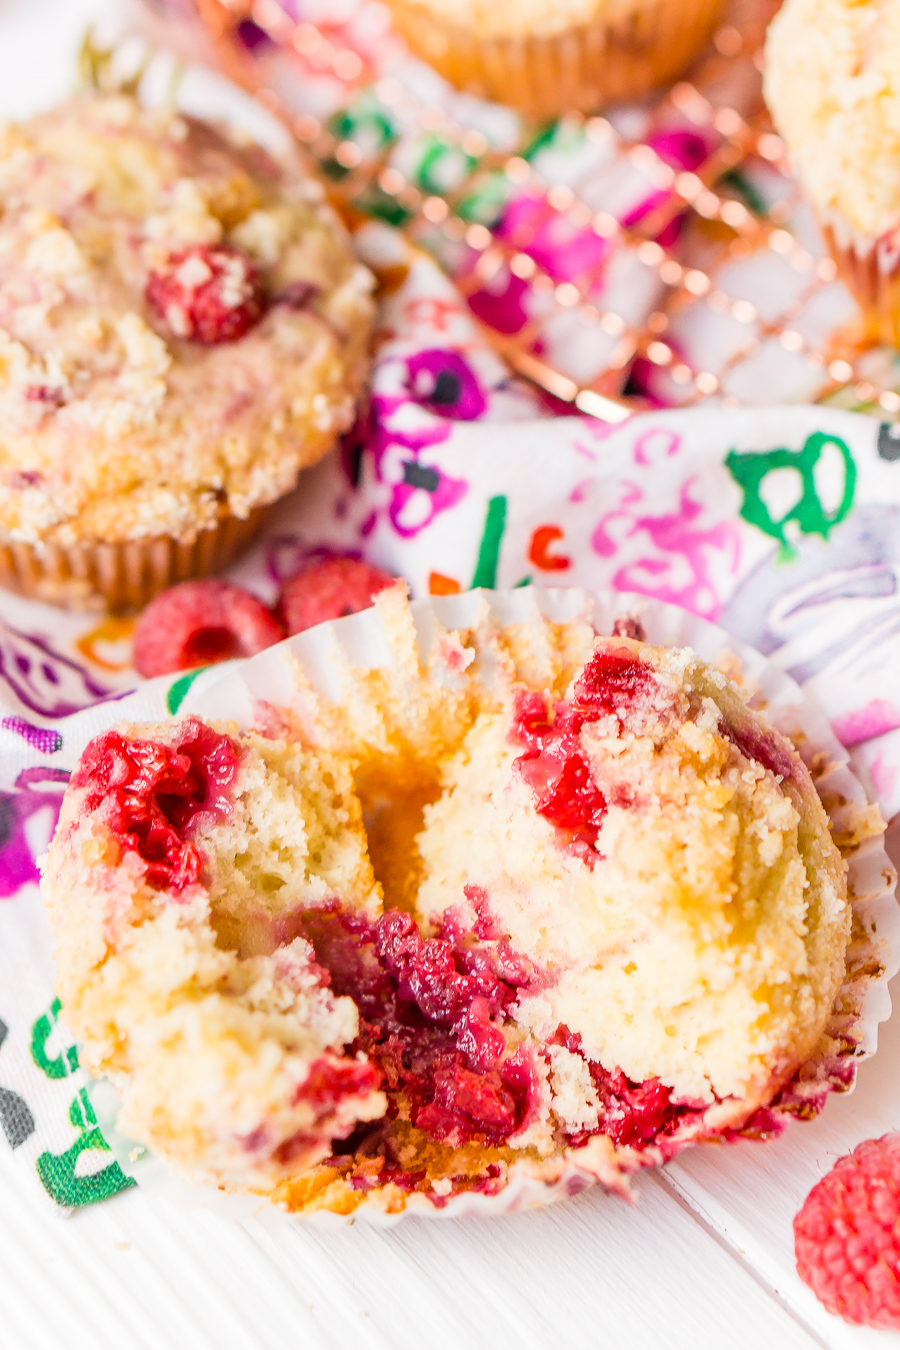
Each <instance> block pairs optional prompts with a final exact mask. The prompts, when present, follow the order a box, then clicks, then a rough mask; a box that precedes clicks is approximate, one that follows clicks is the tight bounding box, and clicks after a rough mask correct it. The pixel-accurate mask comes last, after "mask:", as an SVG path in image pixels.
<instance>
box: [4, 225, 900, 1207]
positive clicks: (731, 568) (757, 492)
mask: <svg viewBox="0 0 900 1350" xmlns="http://www.w3.org/2000/svg"><path fill="white" fill-rule="evenodd" d="M357 238H358V243H359V246H360V250H361V252H362V253H363V255H364V256H365V258H366V259H367V261H368V262H369V263H370V265H371V266H372V267H373V268H374V270H375V271H376V272H377V273H378V275H379V277H380V279H381V282H382V288H383V301H382V305H381V310H380V322H379V332H378V335H377V344H376V345H377V353H378V355H377V358H376V367H375V374H374V382H373V398H372V407H371V414H370V417H369V419H368V422H367V424H366V426H365V427H361V428H359V429H358V432H357V434H356V435H355V436H354V437H350V438H348V440H347V442H346V443H345V445H344V446H343V447H342V449H341V451H340V452H339V453H335V454H334V455H332V456H331V457H329V458H328V459H327V460H325V461H323V463H322V464H321V465H320V466H319V467H318V468H316V469H315V470H313V471H311V472H310V473H308V474H307V475H306V476H305V479H304V481H303V484H302V486H301V488H300V489H298V490H297V492H295V493H294V494H293V495H292V496H291V497H290V498H289V499H287V500H286V501H285V502H284V503H283V504H282V505H281V507H279V509H278V510H277V512H276V513H275V515H274V516H273V518H272V521H271V523H270V524H269V525H268V527H267V529H266V531H265V533H264V535H263V537H262V538H261V540H260V542H259V543H258V544H257V545H256V547H255V548H254V549H253V550H252V552H251V553H250V554H249V555H248V556H247V557H246V558H245V559H244V560H242V561H241V562H240V563H239V564H238V565H237V566H236V567H235V568H233V569H232V572H231V575H232V577H233V578H234V579H235V580H238V581H240V582H242V583H243V584H245V585H247V586H249V587H250V588H251V589H253V590H255V591H256V592H257V593H258V594H259V595H260V596H261V597H262V598H263V599H264V600H270V599H272V598H273V597H274V595H275V593H276V591H277V588H278V584H279V581H280V580H281V579H282V578H283V577H285V576H287V575H290V574H291V573H292V572H293V571H295V570H296V569H297V567H298V566H299V565H301V564H302V563H303V562H305V561H306V560H307V559H310V558H314V557H317V556H322V555H325V554H328V553H334V552H337V553H351V554H355V555H356V556H363V557H365V558H367V559H369V560H370V561H372V562H374V563H376V564H379V565H380V566H382V567H386V568H389V569H391V570H393V571H395V572H397V573H399V574H402V575H404V576H405V577H406V578H407V580H408V581H409V583H410V587H411V590H412V593H413V595H414V596H425V595H428V594H448V593H453V592H456V591H459V590H465V589H467V588H469V587H471V586H485V587H495V586H496V587H500V588H503V587H512V586H521V585H527V584H528V583H529V582H531V581H534V582H540V583H541V584H543V585H548V584H549V585H561V586H567V585H585V586H589V587H614V588H617V589H619V590H627V591H631V592H637V593H639V594H642V595H647V596H651V597H654V598H657V599H660V600H665V601H670V602H673V603H675V604H679V605H682V606H683V607H685V608H687V609H689V610H691V611H693V612H694V613H696V614H700V615H702V616H704V617H707V618H710V619H715V620H717V621H718V622H720V623H721V624H722V625H723V626H724V627H726V628H727V629H728V630H729V631H731V632H733V633H734V634H735V635H736V636H737V637H739V638H741V639H742V640H744V641H745V642H748V643H750V644H751V645H753V646H755V647H757V648H759V649H760V650H762V651H763V652H765V653H766V654H769V655H770V656H771V657H772V659H774V660H775V661H776V662H777V663H778V664H780V665H781V666H782V667H783V668H785V669H786V670H788V671H789V672H790V673H791V674H792V675H793V676H794V677H795V678H796V679H797V680H798V681H799V682H800V683H801V684H802V685H803V686H804V687H805V688H806V690H807V691H808V692H809V694H810V695H811V696H813V697H815V698H816V699H817V700H818V701H819V702H820V704H822V705H823V706H824V708H825V710H826V712H827V713H828V714H829V716H830V717H831V719H832V722H833V725H834V727H835V729H836V731H837V733H838V736H839V737H840V739H841V740H842V741H843V743H844V744H845V745H846V746H847V747H848V748H850V749H851V751H852V755H853V760H854V764H855V767H856V769H857V771H858V772H860V773H861V774H862V775H863V776H864V778H866V779H867V780H868V782H869V783H870V785H871V787H872V789H873V792H874V794H876V795H877V798H878V800H879V801H880V802H881V805H882V809H883V810H884V812H885V814H886V815H887V816H888V817H890V816H893V815H894V814H896V813H898V812H900V700H898V699H897V697H896V695H895V693H894V685H895V679H894V678H892V672H893V671H896V669H897V667H898V664H900V599H898V575H900V571H898V569H900V463H898V460H900V436H898V435H895V428H894V427H893V426H892V425H889V424H886V423H884V424H881V423H878V422H877V421H875V420H872V419H869V418H864V417H860V416H857V415H854V414H851V413H845V412H841V411H837V410H830V409H822V408H809V407H780V408H771V409H744V410H741V411H725V410H723V409H721V408H718V407H715V406H712V405H709V404H707V405H703V406H700V407H698V408H695V409H692V410H679V411H671V410H669V411H658V412H652V413H644V414H641V415H639V416H635V417H633V418H631V419H630V420H628V421H626V422H624V423H622V424H620V425H618V426H616V427H610V426H608V425H605V424H603V423H601V422H598V421H595V420H592V419H590V418H581V417H558V416H552V413H553V412H554V409H553V408H551V407H549V406H547V404H546V403H545V402H542V401H541V399H540V398H539V396H537V395H536V394H535V393H534V391H533V390H531V389H530V388H528V387H526V386H524V385H522V384H520V383H519V382H517V381H516V380H514V379H512V378H511V377H510V375H509V373H508V371H507V370H506V368H505V367H504V366H503V364H502V363H501V361H500V360H499V359H498V357H497V356H496V355H495V354H494V352H493V351H492V349H491V348H490V347H488V346H486V345H485V344H484V342H483V341H482V340H481V339H480V338H479V336H478V330H477V328H476V326H475V325H474V324H473V321H472V318H471V315H470V312H469V310H468V309H467V308H466V306H465V304H464V302H463V301H462V299H461V298H460V296H459V294H458V293H457V291H456V290H455V289H454V288H453V286H452V285H451V283H450V282H449V281H448V280H447V279H446V278H445V277H444V276H443V275H442V273H441V272H440V271H439V269H438V268H437V267H436V266H435V264H434V263H433V262H432V261H431V260H430V259H429V258H428V257H427V256H426V255H425V254H423V253H421V252H417V251H415V250H414V249H413V248H412V247H411V246H410V245H409V244H408V243H406V242H405V241H404V240H403V239H402V238H401V237H400V236H398V235H397V234H396V233H395V232H393V231H391V230H390V229H388V228H387V227H385V226H381V225H377V224H371V223H370V224H368V225H365V226H363V227H362V229H361V230H360V232H359V234H358V236H357ZM220 673H221V668H210V669H207V670H205V671H202V672H199V673H198V672H191V673H188V674H186V675H182V676H179V677H177V678H174V679H173V678H165V679H161V680H154V681H150V682H147V683H145V684H143V685H141V686H140V687H138V688H137V689H135V691H134V692H133V693H128V692H127V691H128V690H129V689H131V688H132V687H133V686H134V685H135V684H137V683H138V682H137V679H136V677H135V675H134V673H133V671H132V670H131V668H130V664H129V655H128V624H127V622H124V621H122V620H109V619H105V620H103V621H101V622H98V621H97V619H96V618H91V617H85V616H77V615H67V614H61V613H60V612H59V611H57V610H53V609H50V608H47V607H44V606H41V605H39V604H35V603H30V602H29V603H26V602H24V601H22V600H21V599H19V598H17V597H14V596H10V595H0V1125H2V1129H3V1133H4V1134H5V1136H6V1139H7V1142H8V1144H9V1146H10V1147H11V1148H13V1149H14V1150H15V1151H16V1155H17V1156H18V1157H19V1158H20V1159H21V1160H22V1162H23V1165H24V1166H25V1167H26V1168H27V1170H28V1171H29V1172H30V1174H31V1175H32V1176H33V1177H34V1178H36V1180H37V1182H38V1183H39V1190H40V1192H41V1193H42V1194H43V1196H44V1197H45V1198H49V1201H50V1202H51V1203H52V1204H53V1205H54V1206H55V1207H57V1208H58V1209H59V1210H60V1211H61V1212H66V1211H68V1210H70V1209H71V1208H72V1207H74V1206H77V1205H81V1204H84V1203H87V1202H89V1201H93V1200H98V1199H102V1198H104V1197H106V1196H109V1195H112V1194H114V1193H115V1192H117V1191H118V1190H121V1189H122V1188H124V1187H126V1186H129V1185H131V1184H133V1183H132V1182H131V1180H130V1179H129V1178H128V1177H127V1176H126V1175H125V1174H124V1173H123V1172H122V1171H121V1170H120V1168H119V1166H118V1164H117V1163H115V1162H112V1161H111V1155H110V1152H109V1150H108V1148H107V1145H106V1141H105V1140H104V1138H103V1135H102V1132H101V1131H100V1129H99V1127H98V1125H97V1121H96V1118H95V1116H94V1112H93V1110H92V1107H91V1102H90V1100H89V1098H88V1095H87V1092H86V1090H85V1083H84V1080H83V1077H82V1074H81V1070H80V1069H79V1068H78V1057H77V1052H76V1050H75V1047H74V1046H73V1044H72V1042H71V1038H70V1037H69V1035H68V1034H67V1032H66V1031H65V1027H64V1025H63V1023H62V1022H61V1021H60V1008H59V1004H58V1002H57V1001H56V1000H55V999H54V997H53V992H52V990H53V973H52V959H51V955H50V943H49V938H48V934H47V930H46V926H45V921H44V918H43V913H42V909H41V904H40V897H39V893H38V889H37V880H38V873H37V868H36V864H35V858H36V857H37V856H39V855H40V853H41V852H42V851H43V850H44V849H45V847H46V844H47V841H48V839H49V837H50V834H51V832H52V828H53V825H54V822H55V819H56V815H57V813H58V809H59V803H60V800H61V796H62V792H63V789H64V785H65V782H66V780H67V777H68V774H69V772H70V771H71V769H72V768H73V766H74V764H75V762H76V760H77V758H78V756H79V754H80V753H81V751H82V749H83V747H84V746H85V744H86V743H87V741H88V740H89V739H90V738H91V737H92V736H93V735H96V734H97V733H98V732H100V731H101V730H103V729H104V728H106V727H108V726H110V725H112V724H113V723H115V722H117V721H118V720H120V719H123V718H128V719H142V718H148V719H149V718H152V719H158V718H161V717H165V716H167V715H170V714H174V713H176V712H178V710H179V708H181V707H182V705H184V706H185V707H188V706H189V707H190V708H191V709H192V710H195V711H198V712H201V713H202V711H203V699H204V691H205V690H206V689H208V688H209V687H210V685H211V683H213V682H214V681H215V680H216V679H217V678H218V677H219V675H220Z"/></svg>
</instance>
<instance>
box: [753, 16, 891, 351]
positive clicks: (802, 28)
mask: <svg viewBox="0 0 900 1350" xmlns="http://www.w3.org/2000/svg"><path fill="white" fill-rule="evenodd" d="M765 94H766V99H767V102H768V104H769V108H770V110H771V113H772V116H773V118H774V121H775V125H776V127H777V129H778V131H779V132H780V134H781V135H782V137H783V138H784V140H785V142H786V144H787V147H788V150H789V152H790V155H791V158H792V160H793V164H794V167H795V169H796V172H797V175H798V177H799V178H800V180H801V183H802V184H803V187H804V188H805V190H806V192H807V193H808V195H809V197H810V199H811V201H812V204H813V206H814V207H815V209H816V212H817V214H818V216H819V219H820V222H821V224H822V227H823V230H824V233H825V238H826V241H827V243H828V246H829V248H830V250H831V252H832V255H833V257H834V259H835V262H836V263H837V265H838V269H839V271H840V274H841V276H842V277H843V279H844V281H845V282H846V283H847V285H848V286H849V287H850V289H851V290H852V291H853V293H854V295H855V296H856V298H857V300H858V301H859V303H860V305H861V306H862V309H863V313H864V318H865V321H866V326H867V329H868V336H870V337H872V338H878V339H880V340H881V341H883V342H888V343H890V344H892V345H894V346H897V345H900V270H898V265H900V0H786V3H785V5H784V6H783V8H782V9H781V11H780V12H779V14H778V15H777V16H776V18H775V19H774V20H773V22H772V24H771V26H770V28H769V32H768V37H767V42H766V73H765Z"/></svg>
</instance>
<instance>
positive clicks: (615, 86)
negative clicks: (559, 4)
mask: <svg viewBox="0 0 900 1350" xmlns="http://www.w3.org/2000/svg"><path fill="white" fill-rule="evenodd" d="M389 8H390V10H391V13H392V14H393V16H394V20H395V22H396V24H397V27H398V29H399V30H400V32H401V33H402V34H403V35H404V37H405V38H406V39H407V41H408V42H409V44H410V46H411V47H412V49H413V51H414V52H417V53H418V54H419V55H420V56H422V57H423V58H424V59H425V60H426V61H428V62H429V63H430V64H431V65H432V66H433V67H434V68H435V70H437V71H438V72H439V73H440V74H441V75H443V76H444V77H445V79H447V80H449V81H450V83H451V84H453V85H456V87H457V88H459V89H464V90H466V91H468V92H469V93H473V94H476V95H479V96H481V97H484V98H490V99H495V100H496V101H497V102H499V103H506V104H509V105H510V106H512V107H514V108H521V109H523V110H524V111H525V112H527V113H530V114H532V115H533V116H536V117H551V116H558V115H560V114H562V113H566V112H571V111H573V110H575V109H582V110H584V111H585V112H595V111H596V110H597V109H599V108H604V107H606V106H607V105H608V104H610V103H621V102H624V101H626V100H629V99H637V98H643V97H644V95H646V94H648V93H649V92H650V91H651V90H653V89H657V88H659V87H660V86H662V85H664V84H666V83H667V82H668V81H670V80H672V79H674V78H675V76H677V75H678V74H680V73H681V71H683V70H684V69H685V67H686V66H688V65H689V64H690V62H691V61H692V60H693V58H694V57H696V56H697V55H698V53H699V52H700V51H701V49H702V47H703V45H704V43H705V42H706V41H707V40H708V39H709V36H710V34H711V33H712V31H713V28H714V27H715V24H716V20H717V19H718V17H719V14H720V12H721V9H722V0H687V3H683V2H682V3H677V2H675V0H641V2H640V3H636V4H634V5H632V6H631V7H630V9H629V8H628V7H621V6H620V7H619V12H618V13H616V14H612V15H608V14H602V15H601V16H600V17H598V18H597V19H595V20H594V21H593V22H592V23H586V24H581V25H578V26H576V25H572V27H570V28H568V29H566V30H564V31H563V32H561V33H555V34H544V35H541V34H536V35H534V36H530V35H528V36H521V35H520V36H493V35H489V34H485V33H477V32H476V31H475V30H474V28H473V27H472V26H471V25H470V26H469V27H466V26H465V25H464V24H457V23H454V22H453V19H452V17H450V16H449V15H444V14H442V13H439V12H438V11H437V10H436V9H435V8H433V7H432V6H431V5H423V4H417V3H416V0H389Z"/></svg>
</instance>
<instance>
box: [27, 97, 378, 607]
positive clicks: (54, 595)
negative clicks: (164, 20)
mask: <svg viewBox="0 0 900 1350" xmlns="http://www.w3.org/2000/svg"><path fill="white" fill-rule="evenodd" d="M371 287H372V281H371V277H370V275H369V273H368V272H367V270H366V269H365V268H364V267H362V266H361V265H360V264H359V263H358V262H357V261H356V260H355V258H354V256H353V252H352V249H351V246H350V242H349V239H348V237H347V235H346V233H345V231H344V230H343V228H342V226H341V225H340V223H339V221H338V220H337V218H336V217H335V215H334V213H333V212H332V211H331V209H330V208H329V207H328V206H327V205H326V204H325V203H324V201H323V196H322V189H321V187H320V185H319V184H318V183H317V182H315V181H313V180H311V179H310V178H309V177H308V176H306V174H305V172H304V171H303V169H302V168H301V166H300V165H299V164H297V163H292V162H289V161H288V160H285V161H283V162H282V161H276V160H275V159H274V158H273V157H272V156H271V155H270V154H269V153H268V152H266V151H264V150H263V149H262V148H261V147H260V146H258V145H257V144H255V143H253V142H251V141H249V140H247V139H246V138H240V137H238V136H237V134H233V133H230V132H229V131H227V130H226V129H224V128H221V127H218V126H212V125H209V124H207V123H204V122H202V121H198V120H196V119H193V118H190V117H187V116H184V115H181V114H178V113H175V112H172V111H171V110H148V109H145V108H143V107H142V106H141V105H140V104H139V103H137V102H136V101H135V100H134V99H132V98H130V97H127V96H124V95H120V94H115V95H107V96H96V95H92V96H85V97H82V98H79V99H76V100H75V101H73V102H71V103H68V104H65V105H63V106H62V107H59V108H57V109H55V110H54V111H52V112H49V113H46V114H44V115H42V116H39V117H36V118H34V119H33V120H32V121H30V122H27V123H24V124H22V125H18V126H15V125H14V126H9V127H7V128H5V129H4V130H3V131H0V584H3V585H5V586H8V587H11V588H13V589H16V590H19V591H22V592H24V593H25V594H28V595H32V596H35V597H38V598H40V599H44V600H48V601H51V602H54V603H57V604H62V605H66V606H70V607H79V608H82V607H99V606H102V605H107V606H108V607H110V608H113V609H115V608H122V607H127V606H139V605H143V604H145V603H146V601H147V600H149V599H150V598H151V596H152V595H153V594H155V593H156V592H157V591H159V590H161V589H163V588H164V587H166V586H168V585H170V584H171V583H172V582H174V581H178V580H181V579H183V578H186V577H191V576H199V575H206V574H208V573H210V572H214V571H217V570H219V569H220V568H221V567H223V566H224V565H225V564H226V563H227V562H229V561H230V559H231V558H232V557H233V556H234V554H235V553H236V552H237V550H238V549H239V548H240V547H241V546H242V545H243V544H244V543H246V542H248V541H249V539H250V538H251V537H252V535H253V533H254V532H255V530H256V529H257V527H258V526H259V524H260V523H261V521H262V519H263V516H264V514H265V511H266V508H267V507H268V506H269V504H270V503H272V502H274V501H276V500H277V499H279V498H280V497H282V496H283V495H284V494H285V493H286V492H288V491H290V490H291V489H292V488H293V487H294V486H295V484H296V482H297V478H298V475H299V473H300V471H301V469H303V468H304V467H306V466H307V465H310V464H313V463H315V462H316V461H317V460H318V459H320V458H321V457H322V455H324V454H325V453H326V452H327V451H328V450H329V449H330V448H331V446H332V445H333V444H334V442H335V439H336V437H337V436H338V435H339V434H340V433H341V432H342V431H344V430H345V429H346V428H347V427H348V426H349V425H350V423H351V422H352V420H353V417H354V414H355V404H356V398H357V394H358V392H359V390H360V388H361V386H362V384H363V381H364V379H365V376H366V371H367V365H368V333H369V327H370V321H371V315H372V300H371Z"/></svg>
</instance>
